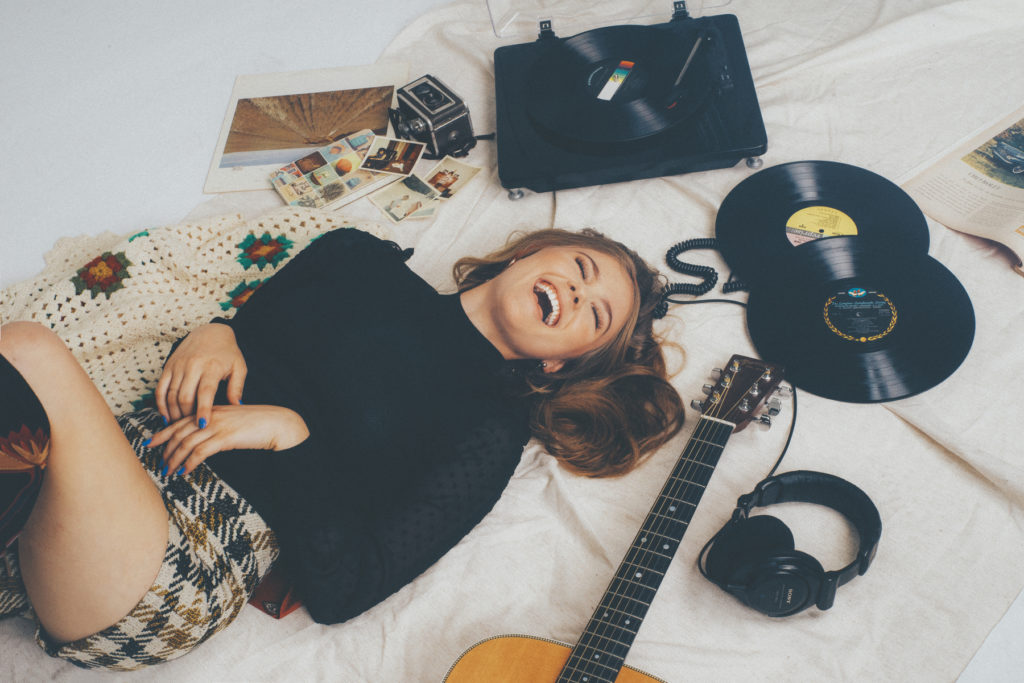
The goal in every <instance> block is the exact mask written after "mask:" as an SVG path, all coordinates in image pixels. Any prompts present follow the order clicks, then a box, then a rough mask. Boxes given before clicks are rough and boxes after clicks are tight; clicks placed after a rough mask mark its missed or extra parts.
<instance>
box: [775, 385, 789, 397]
mask: <svg viewBox="0 0 1024 683" xmlns="http://www.w3.org/2000/svg"><path fill="white" fill-rule="evenodd" d="M775 393H776V394H778V395H779V396H792V395H793V387H791V386H787V385H784V384H780V385H779V386H777V387H775Z"/></svg>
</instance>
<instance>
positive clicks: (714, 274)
mask: <svg viewBox="0 0 1024 683" xmlns="http://www.w3.org/2000/svg"><path fill="white" fill-rule="evenodd" d="M691 249H715V250H719V242H718V240H717V239H715V238H713V237H700V238H696V239H690V240H684V241H682V242H679V243H678V244H676V245H674V246H672V248H671V249H669V250H668V253H667V254H665V262H666V263H667V264H668V267H669V268H671V269H672V270H674V271H676V272H677V273H682V274H683V275H692V276H694V277H699V278H701V282H700V283H693V282H674V283H671V284H669V285H666V286H665V288H664V289H663V290H662V294H661V303H659V305H658V307H657V308H656V309H655V311H654V315H655V317H657V318H662V317H664V316H665V314H666V313H668V305H669V304H670V303H686V302H682V301H677V300H675V299H672V298H670V297H672V296H673V295H675V294H689V295H690V296H702V295H704V294H707V293H708V292H710V291H711V290H712V289H714V287H715V285H716V284H718V271H716V270H715V269H714V268H712V267H711V266H701V265H697V264H695V263H686V262H685V261H680V260H679V255H680V254H682V253H683V252H684V251H690V250H691ZM746 288H747V285H746V283H745V282H742V281H741V280H737V279H735V278H733V277H731V276H730V278H729V280H728V281H726V283H725V284H724V285H722V291H723V292H724V293H726V294H729V293H731V292H737V291H740V290H744V289H746ZM736 303H738V302H736Z"/></svg>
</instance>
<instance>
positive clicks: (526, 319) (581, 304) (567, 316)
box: [488, 247, 635, 372]
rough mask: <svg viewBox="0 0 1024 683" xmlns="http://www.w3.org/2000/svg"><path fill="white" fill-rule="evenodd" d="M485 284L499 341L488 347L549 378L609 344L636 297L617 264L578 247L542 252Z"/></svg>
mask: <svg viewBox="0 0 1024 683" xmlns="http://www.w3.org/2000/svg"><path fill="white" fill-rule="evenodd" d="M488 284H489V285H491V287H492V288H493V290H492V293H493V295H494V296H495V298H494V299H492V302H493V308H492V319H493V321H494V323H495V327H496V332H497V334H498V336H499V338H498V339H497V340H492V341H497V342H498V343H496V344H495V345H496V346H498V348H499V349H502V346H503V345H504V346H505V347H506V348H507V350H508V351H509V352H511V355H510V354H509V353H506V356H505V357H506V358H509V359H511V358H537V359H540V360H544V361H546V362H547V368H546V370H547V371H548V372H555V371H557V370H558V369H560V368H561V366H562V361H564V360H568V359H572V358H578V357H579V356H581V355H583V354H585V353H587V352H589V351H593V350H595V349H597V348H600V347H601V346H604V345H605V344H607V343H609V342H611V341H612V340H614V339H615V338H616V336H617V335H618V334H619V332H620V331H621V330H622V328H623V326H624V325H625V324H626V322H627V321H628V320H629V318H630V314H631V312H632V308H633V298H634V291H635V285H634V284H633V280H632V278H631V277H630V276H629V273H628V272H627V271H626V269H625V267H624V266H623V265H622V264H621V263H620V262H619V261H618V260H617V259H616V258H614V257H612V256H609V255H608V254H605V253H604V252H601V251H596V250H594V249H581V248H577V247H546V248H544V249H541V250H540V251H538V252H536V253H534V254H531V255H530V256H527V257H524V258H521V259H518V260H516V261H515V262H514V263H513V264H512V265H511V266H509V267H508V268H506V269H505V270H504V271H502V273H501V274H500V275H498V276H497V277H495V278H494V279H493V280H491V281H490V282H489V283H488ZM502 350H503V352H504V349H502Z"/></svg>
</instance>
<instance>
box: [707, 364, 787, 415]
mask: <svg viewBox="0 0 1024 683" xmlns="http://www.w3.org/2000/svg"><path fill="white" fill-rule="evenodd" d="M717 372H719V377H718V382H717V383H716V384H714V385H710V384H706V385H704V391H705V393H707V395H708V396H707V398H706V399H704V400H703V401H699V402H698V401H694V402H693V407H694V408H698V409H699V410H700V411H701V413H702V414H703V415H704V416H706V417H713V418H715V419H718V420H724V421H726V422H731V423H732V424H734V425H736V426H735V427H734V428H733V431H734V432H738V431H740V430H741V429H743V428H744V427H746V426H747V424H748V423H749V422H750V421H751V420H753V419H755V415H754V413H755V411H757V410H758V408H760V407H761V404H762V403H764V402H765V401H766V400H767V399H768V397H769V396H771V394H772V392H774V391H775V390H776V389H777V388H778V386H779V383H780V382H782V367H781V366H779V365H774V364H772V363H766V362H764V361H762V360H758V359H757V358H748V357H747V356H740V355H738V354H737V355H734V356H733V357H732V358H730V359H729V362H728V364H726V366H725V368H724V369H721V370H718V371H717ZM776 412H777V411H776ZM756 419H759V420H760V421H762V422H765V423H766V424H770V423H771V421H770V420H769V419H768V418H766V417H761V418H756Z"/></svg>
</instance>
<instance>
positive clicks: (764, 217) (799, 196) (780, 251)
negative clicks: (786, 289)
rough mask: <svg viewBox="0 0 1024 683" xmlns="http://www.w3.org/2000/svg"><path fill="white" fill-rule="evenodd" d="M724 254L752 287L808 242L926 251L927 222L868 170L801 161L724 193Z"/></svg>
mask: <svg viewBox="0 0 1024 683" xmlns="http://www.w3.org/2000/svg"><path fill="white" fill-rule="evenodd" d="M715 234H716V237H717V238H718V240H719V243H720V245H721V251H722V255H723V256H724V257H725V259H726V261H727V262H728V263H729V265H730V266H731V267H732V269H733V271H734V273H735V274H736V276H737V277H738V278H739V279H741V280H744V281H746V282H748V283H751V284H757V283H762V282H766V281H770V279H771V278H772V277H773V276H774V275H775V274H777V273H779V272H784V271H785V270H786V269H787V268H788V263H789V262H790V261H791V260H792V258H793V256H794V255H795V254H797V253H799V252H800V251H801V250H802V249H803V248H804V246H805V245H807V244H812V243H814V242H817V241H820V240H822V239H824V238H833V237H849V236H856V237H857V238H858V239H860V240H862V241H865V242H868V243H870V244H871V245H872V246H876V247H880V248H882V249H884V250H889V251H898V252H900V253H903V254H926V253H927V252H928V225H927V223H926V222H925V218H924V214H923V213H921V210H920V209H919V208H918V206H917V204H915V203H914V200H913V199H911V198H910V195H908V194H907V193H906V192H904V191H903V190H901V189H900V188H899V187H898V186H897V185H895V184H893V183H892V182H890V181H889V180H886V179H885V178H883V177H882V176H880V175H877V174H875V173H872V172H871V171H868V170H866V169H863V168H860V167H857V166H851V165H849V164H841V163H837V162H833V161H795V162H792V163H788V164H780V165H778V166H772V167H771V168H766V169H764V170H762V171H758V172H757V173H755V174H753V175H752V176H750V177H749V178H747V179H746V180H744V181H742V182H741V183H740V184H738V185H737V186H736V187H734V188H733V189H732V191H731V192H729V194H728V195H726V197H725V200H724V201H723V202H722V206H721V207H720V208H719V210H718V217H717V218H716V220H715Z"/></svg>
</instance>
